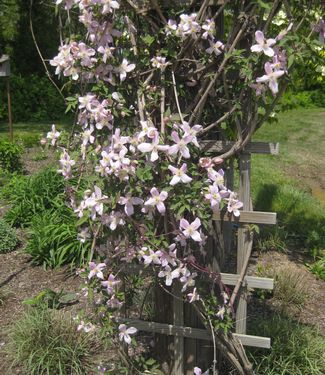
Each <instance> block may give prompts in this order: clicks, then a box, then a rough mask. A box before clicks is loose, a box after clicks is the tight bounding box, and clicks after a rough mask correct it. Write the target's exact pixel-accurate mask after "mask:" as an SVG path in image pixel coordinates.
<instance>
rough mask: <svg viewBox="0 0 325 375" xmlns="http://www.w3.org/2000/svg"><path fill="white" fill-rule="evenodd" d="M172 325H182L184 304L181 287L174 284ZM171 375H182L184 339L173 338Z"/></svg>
mask: <svg viewBox="0 0 325 375" xmlns="http://www.w3.org/2000/svg"><path fill="white" fill-rule="evenodd" d="M173 294H174V296H175V297H176V298H175V297H174V298H173V324H174V325H176V326H182V325H184V303H183V295H182V292H181V286H180V284H179V283H174V286H173ZM172 374H173V375H184V337H176V336H175V337H174V363H173V371H172Z"/></svg>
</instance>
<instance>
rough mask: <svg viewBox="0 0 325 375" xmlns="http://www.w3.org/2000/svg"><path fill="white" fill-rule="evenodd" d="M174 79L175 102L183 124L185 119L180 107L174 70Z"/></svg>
mask: <svg viewBox="0 0 325 375" xmlns="http://www.w3.org/2000/svg"><path fill="white" fill-rule="evenodd" d="M172 78H173V87H174V94H175V100H176V105H177V110H178V113H179V117H180V119H181V121H182V122H183V121H184V119H183V114H182V111H181V107H180V105H179V100H178V93H177V86H176V80H175V74H174V71H173V70H172Z"/></svg>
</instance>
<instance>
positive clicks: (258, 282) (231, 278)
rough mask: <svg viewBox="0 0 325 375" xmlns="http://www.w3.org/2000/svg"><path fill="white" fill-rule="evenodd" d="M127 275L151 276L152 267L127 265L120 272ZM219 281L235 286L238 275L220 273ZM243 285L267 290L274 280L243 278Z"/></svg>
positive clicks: (272, 285)
mask: <svg viewBox="0 0 325 375" xmlns="http://www.w3.org/2000/svg"><path fill="white" fill-rule="evenodd" d="M121 272H122V273H125V274H128V275H130V274H131V275H134V274H140V275H142V276H149V275H152V274H153V272H154V270H153V268H152V267H144V266H143V265H142V264H127V265H125V267H124V268H123V269H122V271H121ZM221 280H222V282H223V283H224V284H226V285H236V284H237V281H238V280H239V275H236V274H232V273H221ZM244 285H245V286H247V287H248V288H252V289H268V290H272V289H273V288H274V280H273V279H269V278H266V277H256V276H245V279H244Z"/></svg>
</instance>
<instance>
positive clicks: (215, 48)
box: [206, 40, 225, 56]
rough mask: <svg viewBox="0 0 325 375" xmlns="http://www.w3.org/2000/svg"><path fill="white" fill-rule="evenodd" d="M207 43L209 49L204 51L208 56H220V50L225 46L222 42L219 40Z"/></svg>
mask: <svg viewBox="0 0 325 375" xmlns="http://www.w3.org/2000/svg"><path fill="white" fill-rule="evenodd" d="M209 43H210V47H209V48H208V49H207V50H206V52H207V53H208V54H209V55H212V54H213V53H214V54H215V55H216V56H219V55H221V54H222V50H223V49H224V47H225V46H224V44H223V43H222V42H220V40H218V41H217V42H212V41H211V40H209Z"/></svg>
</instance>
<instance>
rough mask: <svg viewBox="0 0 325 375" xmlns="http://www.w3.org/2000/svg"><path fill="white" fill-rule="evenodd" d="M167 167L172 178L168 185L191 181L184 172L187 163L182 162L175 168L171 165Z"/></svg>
mask: <svg viewBox="0 0 325 375" xmlns="http://www.w3.org/2000/svg"><path fill="white" fill-rule="evenodd" d="M168 169H169V170H170V171H171V172H172V173H173V175H174V176H173V178H172V179H171V181H170V183H169V185H172V186H174V185H176V184H178V183H179V182H183V183H184V184H186V183H188V182H191V181H192V178H191V177H190V176H188V175H187V174H186V171H187V165H186V164H185V163H184V164H183V165H182V166H181V167H180V168H175V167H173V166H171V165H169V166H168Z"/></svg>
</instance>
